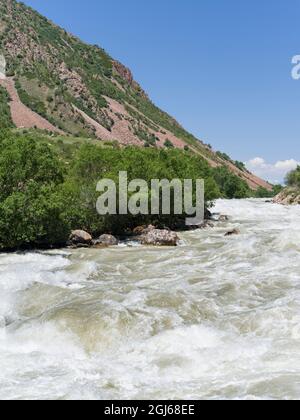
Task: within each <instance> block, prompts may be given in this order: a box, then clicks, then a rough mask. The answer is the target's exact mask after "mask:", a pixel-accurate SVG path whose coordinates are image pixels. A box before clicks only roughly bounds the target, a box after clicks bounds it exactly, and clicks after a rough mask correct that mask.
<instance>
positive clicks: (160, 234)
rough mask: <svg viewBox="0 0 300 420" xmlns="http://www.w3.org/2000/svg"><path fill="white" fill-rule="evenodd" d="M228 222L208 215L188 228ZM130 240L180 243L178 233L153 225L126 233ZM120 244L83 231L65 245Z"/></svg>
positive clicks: (108, 236) (147, 243) (149, 243)
mask: <svg viewBox="0 0 300 420" xmlns="http://www.w3.org/2000/svg"><path fill="white" fill-rule="evenodd" d="M228 221H229V217H228V216H226V215H223V214H212V213H208V214H207V218H206V219H205V220H204V221H203V222H202V223H201V224H200V225H197V226H191V227H189V230H198V229H213V228H214V227H215V223H225V222H228ZM239 233H240V232H239V231H238V230H237V229H234V230H232V231H229V232H227V233H226V235H225V236H232V235H238V234H239ZM128 239H130V240H132V241H136V242H138V243H140V244H141V245H145V246H162V247H163V246H168V247H176V246H178V245H179V243H180V240H181V239H180V236H179V232H175V231H173V230H171V229H169V228H164V229H160V228H157V227H155V226H153V225H149V226H137V227H136V228H135V229H133V230H132V232H131V233H130V234H128V233H127V236H126V238H125V241H126V240H128ZM120 242H121V240H120V239H118V238H117V237H115V236H113V235H111V234H104V235H101V236H100V237H98V238H93V237H92V235H91V234H89V233H88V232H86V231H84V230H74V231H73V232H72V233H71V235H70V237H69V241H68V243H67V246H68V247H69V248H70V249H76V248H98V249H100V248H107V247H110V246H117V245H119V243H120Z"/></svg>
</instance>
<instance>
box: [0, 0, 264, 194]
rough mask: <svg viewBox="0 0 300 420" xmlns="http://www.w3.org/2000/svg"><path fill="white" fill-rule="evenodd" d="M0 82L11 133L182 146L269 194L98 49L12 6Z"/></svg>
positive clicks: (0, 32)
mask: <svg viewBox="0 0 300 420" xmlns="http://www.w3.org/2000/svg"><path fill="white" fill-rule="evenodd" d="M0 84H1V86H2V88H4V89H5V90H6V91H7V93H8V95H9V97H10V103H9V107H10V112H11V117H12V121H13V122H14V124H15V126H17V127H19V128H20V127H37V128H42V129H46V130H49V131H56V132H58V133H65V134H71V135H73V136H74V135H75V136H81V137H88V138H90V137H91V138H99V139H101V140H104V141H115V140H117V141H118V142H119V143H120V144H122V145H138V146H145V147H177V148H181V149H184V148H185V149H187V148H189V149H190V150H192V151H194V152H195V153H198V154H199V155H201V156H202V157H204V158H205V159H206V160H207V161H208V162H209V163H210V165H211V166H219V165H226V166H227V167H228V168H229V169H230V170H231V171H232V172H234V173H235V174H236V175H238V176H239V177H240V178H242V179H243V180H245V181H246V182H247V183H248V185H249V186H250V187H251V188H252V189H257V188H259V187H263V188H266V189H268V190H271V189H272V187H271V186H270V184H268V183H267V182H265V181H263V180H261V179H260V178H258V177H256V176H254V175H253V174H250V173H249V172H248V171H247V170H246V169H245V168H244V167H242V166H241V165H238V164H237V163H236V162H233V161H231V160H230V158H228V157H226V155H225V157H224V155H222V154H220V153H219V154H217V153H215V152H214V151H213V150H212V149H211V147H210V146H209V145H206V144H204V143H203V142H201V141H200V140H198V139H197V138H195V137H194V136H193V135H191V134H190V133H188V132H187V131H186V130H185V129H184V128H183V127H182V126H181V125H180V124H179V123H178V122H177V121H176V120H175V119H174V118H172V117H171V116H170V115H168V114H167V113H165V112H163V111H161V110H160V109H159V108H157V107H156V106H155V105H154V104H153V103H152V102H151V100H150V99H149V97H148V95H147V93H146V92H145V91H144V90H143V89H142V87H141V86H140V85H139V84H138V83H137V82H136V81H135V80H134V78H133V75H132V73H131V71H130V70H129V69H128V68H126V67H125V66H124V65H123V64H121V63H120V62H118V61H116V60H114V59H113V58H111V57H110V56H109V55H108V54H107V53H106V52H105V51H104V50H103V49H102V48H100V47H98V46H95V45H87V44H85V43H83V42H82V41H80V40H79V39H78V38H77V37H75V36H73V35H71V34H69V33H67V32H66V31H65V30H63V29H61V28H59V27H58V26H56V25H55V24H54V23H52V22H51V21H49V20H48V19H47V18H45V17H43V16H41V15H40V14H39V13H37V12H36V11H34V10H32V9H31V8H29V7H27V6H25V5H24V4H23V3H18V2H16V1H15V0H0Z"/></svg>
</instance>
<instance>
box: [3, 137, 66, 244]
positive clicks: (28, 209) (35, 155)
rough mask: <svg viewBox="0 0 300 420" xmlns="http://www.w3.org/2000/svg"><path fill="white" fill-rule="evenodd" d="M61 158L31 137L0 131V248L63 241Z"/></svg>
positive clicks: (64, 227)
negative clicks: (59, 191) (58, 189)
mask: <svg viewBox="0 0 300 420" xmlns="http://www.w3.org/2000/svg"><path fill="white" fill-rule="evenodd" d="M62 182H63V171H62V167H61V164H60V162H59V160H58V158H57V157H56V156H55V155H54V154H53V153H52V152H51V150H50V149H49V148H48V147H47V146H46V145H45V144H42V143H39V142H37V141H35V140H34V139H32V138H30V137H27V138H26V137H23V136H15V135H12V134H10V133H8V132H2V133H1V134H0V249H12V248H18V247H27V246H32V245H37V246H44V245H47V246H49V245H55V244H59V243H62V242H63V241H64V240H65V235H66V233H67V231H66V228H67V226H66V225H65V224H64V222H63V221H62V219H61V217H60V215H61V207H60V203H59V201H58V200H57V195H56V191H55V188H56V186H57V185H59V184H60V183H62Z"/></svg>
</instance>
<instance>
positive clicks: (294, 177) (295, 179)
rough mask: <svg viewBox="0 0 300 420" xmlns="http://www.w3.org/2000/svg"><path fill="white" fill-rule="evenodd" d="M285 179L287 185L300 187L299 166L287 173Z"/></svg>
mask: <svg viewBox="0 0 300 420" xmlns="http://www.w3.org/2000/svg"><path fill="white" fill-rule="evenodd" d="M285 181H286V184H287V185H288V186H289V187H296V188H300V166H298V167H297V168H296V169H295V170H294V171H291V172H290V173H289V174H288V175H287V177H286V180H285Z"/></svg>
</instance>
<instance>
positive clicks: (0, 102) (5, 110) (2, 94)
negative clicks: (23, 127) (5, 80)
mask: <svg viewBox="0 0 300 420" xmlns="http://www.w3.org/2000/svg"><path fill="white" fill-rule="evenodd" d="M9 101H10V98H9V96H8V93H7V91H6V90H5V89H4V88H3V87H2V86H0V129H3V128H11V127H13V122H12V119H11V113H10V108H9Z"/></svg>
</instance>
